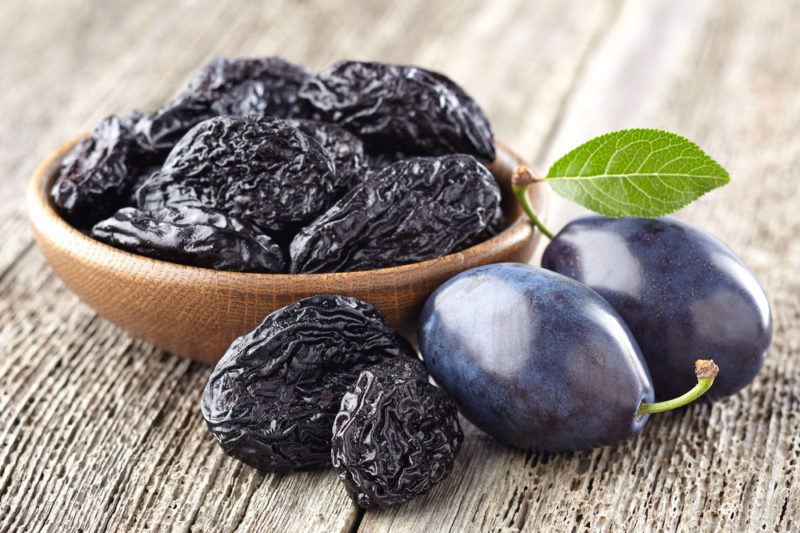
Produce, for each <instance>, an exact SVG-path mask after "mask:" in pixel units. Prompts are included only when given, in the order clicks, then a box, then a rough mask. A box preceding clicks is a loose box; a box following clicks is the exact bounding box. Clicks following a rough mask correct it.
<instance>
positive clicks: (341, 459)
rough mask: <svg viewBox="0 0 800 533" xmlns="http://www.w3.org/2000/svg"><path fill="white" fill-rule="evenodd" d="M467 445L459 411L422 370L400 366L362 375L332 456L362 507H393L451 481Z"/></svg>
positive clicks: (337, 428) (414, 364) (336, 432)
mask: <svg viewBox="0 0 800 533" xmlns="http://www.w3.org/2000/svg"><path fill="white" fill-rule="evenodd" d="M463 439H464V435H463V433H462V431H461V426H460V425H459V423H458V414H457V411H456V407H455V404H454V403H453V402H452V400H450V399H449V398H448V397H447V396H446V395H445V394H444V393H443V392H442V391H441V390H440V389H439V388H438V387H436V386H434V385H432V384H430V383H429V382H428V377H427V374H426V373H425V370H424V368H423V366H422V363H420V362H419V361H415V360H407V359H396V360H391V361H386V362H384V363H381V364H379V365H375V366H372V367H369V368H367V369H365V370H364V371H362V372H361V374H360V375H359V377H358V380H356V382H355V383H354V384H353V385H351V386H350V388H349V389H348V391H347V393H346V394H345V395H344V396H343V397H342V404H341V410H340V411H339V414H338V415H337V416H336V419H335V421H334V424H333V439H332V441H331V446H332V452H331V457H332V460H333V466H334V468H336V470H337V471H338V473H339V478H340V479H341V480H342V482H344V484H345V487H346V488H347V491H348V492H349V493H350V495H351V497H352V498H353V500H355V502H356V503H358V505H359V506H360V507H364V508H370V507H388V506H391V505H397V504H400V503H403V502H405V501H407V500H410V499H411V498H414V497H415V496H419V495H420V494H423V493H424V492H427V491H428V490H430V488H431V487H433V485H435V484H437V483H438V482H440V481H442V480H443V479H444V478H446V477H447V475H448V474H449V473H450V470H451V469H452V466H453V461H454V460H455V457H456V454H457V453H458V451H459V449H460V447H461V443H462V441H463Z"/></svg>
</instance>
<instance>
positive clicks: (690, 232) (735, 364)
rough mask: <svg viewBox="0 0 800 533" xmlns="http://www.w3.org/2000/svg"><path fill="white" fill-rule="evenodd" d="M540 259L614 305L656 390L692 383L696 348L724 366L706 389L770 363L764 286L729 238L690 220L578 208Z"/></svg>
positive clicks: (722, 391)
mask: <svg viewBox="0 0 800 533" xmlns="http://www.w3.org/2000/svg"><path fill="white" fill-rule="evenodd" d="M542 266H543V267H544V268H547V269H550V270H553V271H555V272H559V273H561V274H564V275H566V276H569V277H571V278H573V279H576V280H578V281H580V282H582V283H585V284H587V285H588V286H590V287H591V288H593V289H594V290H595V291H597V292H598V293H599V294H600V295H601V296H603V297H604V298H605V299H606V300H608V302H609V303H610V304H611V305H612V306H613V307H614V309H616V310H617V312H618V313H619V314H620V316H622V318H623V319H624V320H625V322H626V323H627V324H628V326H629V327H630V329H631V331H632V332H633V334H634V336H635V337H636V340H637V341H638V343H639V346H640V348H641V349H642V352H643V354H644V357H645V360H646V361H647V365H648V367H649V368H650V374H651V375H652V377H653V384H654V386H655V392H656V397H657V398H658V399H659V400H662V399H666V398H670V397H673V396H677V395H678V394H682V393H683V392H685V391H686V390H688V389H689V388H691V387H692V385H693V384H694V382H695V376H694V374H693V372H692V361H694V360H695V359H697V358H700V357H705V358H711V359H714V361H715V362H716V363H717V365H718V366H719V368H720V373H719V376H718V377H717V379H716V381H715V382H714V386H713V387H712V388H711V390H709V392H708V393H707V394H706V397H707V398H710V399H714V398H720V397H723V396H728V395H731V394H734V393H735V392H737V391H739V390H740V389H742V388H743V387H744V386H746V385H747V384H748V383H750V382H751V381H752V380H753V378H754V377H755V375H756V374H757V373H758V371H759V370H760V369H761V367H762V366H763V364H764V359H765V358H766V355H767V350H768V348H769V345H770V342H771V341H772V317H771V312H770V307H769V302H768V300H767V296H766V294H765V293H764V289H763V288H762V287H761V285H760V284H759V282H758V280H757V279H756V277H755V275H754V274H753V273H752V272H751V271H750V270H749V269H748V268H747V267H746V266H745V264H744V263H743V262H742V261H741V260H740V259H739V258H738V257H737V256H736V255H735V254H734V253H733V252H732V251H731V250H730V249H729V248H728V247H726V246H725V245H724V244H722V243H721V242H720V241H719V240H717V239H716V238H715V237H713V236H712V235H710V234H708V233H706V232H704V231H702V230H700V229H698V228H696V227H694V226H692V225H690V224H688V223H686V222H683V221H681V220H678V219H676V218H674V217H664V218H660V219H645V218H636V217H626V218H619V219H612V218H606V217H602V216H587V217H582V218H579V219H576V220H574V221H572V222H571V223H569V224H568V225H567V226H565V227H564V228H563V229H562V230H561V231H560V232H559V233H558V234H557V235H556V236H555V237H554V238H553V240H552V241H551V242H550V244H549V245H548V246H547V248H546V249H545V252H544V255H543V257H542Z"/></svg>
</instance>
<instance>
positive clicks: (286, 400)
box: [202, 296, 416, 471]
mask: <svg viewBox="0 0 800 533" xmlns="http://www.w3.org/2000/svg"><path fill="white" fill-rule="evenodd" d="M395 357H412V358H413V357H416V354H415V353H414V351H413V349H412V348H411V346H410V345H409V344H408V342H407V341H406V340H405V339H403V338H402V337H401V336H400V335H399V334H398V333H397V332H396V331H395V330H394V329H392V328H391V327H390V326H389V325H388V324H387V323H386V320H385V319H384V317H383V315H382V314H381V313H380V311H378V310H377V309H375V307H373V306H372V305H370V304H368V303H366V302H362V301H359V300H356V299H355V298H349V297H346V296H314V297H311V298H305V299H303V300H300V301H299V302H297V303H296V304H292V305H289V306H286V307H284V308H282V309H279V310H278V311H275V312H274V313H272V314H271V315H269V316H268V317H267V318H266V319H265V320H264V322H263V323H262V324H261V325H260V326H258V327H257V328H256V329H255V330H254V331H253V332H251V333H248V334H247V335H244V336H242V337H239V338H238V339H236V340H235V341H234V342H233V344H231V347H230V348H229V349H228V351H227V352H226V353H225V355H224V356H223V357H222V359H221V360H220V361H219V363H218V364H217V366H216V368H215V369H214V372H212V374H211V377H210V378H209V380H208V384H207V385H206V388H205V392H204V394H203V401H202V412H203V416H204V418H205V420H206V422H207V424H208V427H209V429H210V430H211V432H212V433H213V434H214V436H215V437H216V439H217V441H218V442H219V443H220V445H221V446H222V448H223V450H225V453H227V454H228V455H230V456H232V457H235V458H237V459H239V460H241V461H244V462H245V463H247V464H248V465H250V466H253V467H255V468H258V469H259V470H261V471H286V470H294V469H301V468H312V467H322V466H330V463H331V446H330V443H331V431H332V427H333V420H334V418H335V417H336V413H337V412H338V410H339V404H340V401H341V399H342V395H343V394H344V393H345V391H346V390H347V387H348V386H350V385H351V384H352V383H353V382H354V381H355V380H356V378H357V377H358V375H359V373H360V372H361V371H362V370H363V369H364V368H366V367H367V366H370V365H373V364H375V363H378V362H381V361H383V360H385V359H387V358H395Z"/></svg>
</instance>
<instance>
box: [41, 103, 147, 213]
mask: <svg viewBox="0 0 800 533" xmlns="http://www.w3.org/2000/svg"><path fill="white" fill-rule="evenodd" d="M136 146H137V145H136V142H135V140H134V137H133V133H132V131H131V123H130V121H128V120H126V119H120V118H119V117H117V116H114V115H112V116H110V117H108V118H106V119H104V120H103V121H102V122H100V124H98V125H97V127H95V128H94V130H93V131H92V134H91V136H89V137H87V138H86V139H83V140H82V141H80V142H79V143H78V144H76V145H75V147H74V148H73V149H72V150H71V151H70V152H69V154H67V155H66V157H64V159H63V161H62V163H61V167H60V169H59V174H58V177H57V178H56V180H55V183H54V185H53V188H52V189H51V191H50V197H51V198H52V200H53V203H54V204H55V207H56V209H58V211H59V212H60V213H61V214H62V215H63V216H64V217H65V218H66V219H67V220H69V221H70V222H72V223H73V224H75V225H78V226H87V225H91V224H93V223H94V222H96V221H98V220H100V219H102V218H105V217H107V216H109V215H111V214H112V213H114V211H116V210H117V209H118V208H120V207H122V205H123V204H124V203H125V201H126V200H127V196H128V194H129V193H130V189H131V187H132V185H133V184H132V180H133V177H134V174H135V173H136V171H137V163H136Z"/></svg>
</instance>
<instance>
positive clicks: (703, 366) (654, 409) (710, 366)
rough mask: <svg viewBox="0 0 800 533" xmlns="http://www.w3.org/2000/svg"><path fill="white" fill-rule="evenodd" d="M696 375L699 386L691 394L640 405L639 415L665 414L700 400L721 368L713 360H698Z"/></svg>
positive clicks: (696, 362)
mask: <svg viewBox="0 0 800 533" xmlns="http://www.w3.org/2000/svg"><path fill="white" fill-rule="evenodd" d="M694 373H695V375H696V376H697V385H695V386H694V388H692V389H691V390H690V391H689V392H687V393H686V394H683V395H681V396H678V397H677V398H673V399H671V400H666V401H663V402H656V403H645V402H642V403H641V404H640V405H639V412H638V415H639V416H641V415H644V414H647V413H663V412H664V411H671V410H673V409H677V408H678V407H683V406H684V405H688V404H690V403H692V402H693V401H695V400H696V399H698V398H699V397H700V396H702V395H703V394H705V392H706V391H707V390H708V389H710V388H711V385H712V384H713V383H714V378H715V377H717V374H718V373H719V367H718V366H717V365H715V364H714V361H713V360H712V359H698V360H697V361H695V362H694Z"/></svg>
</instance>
